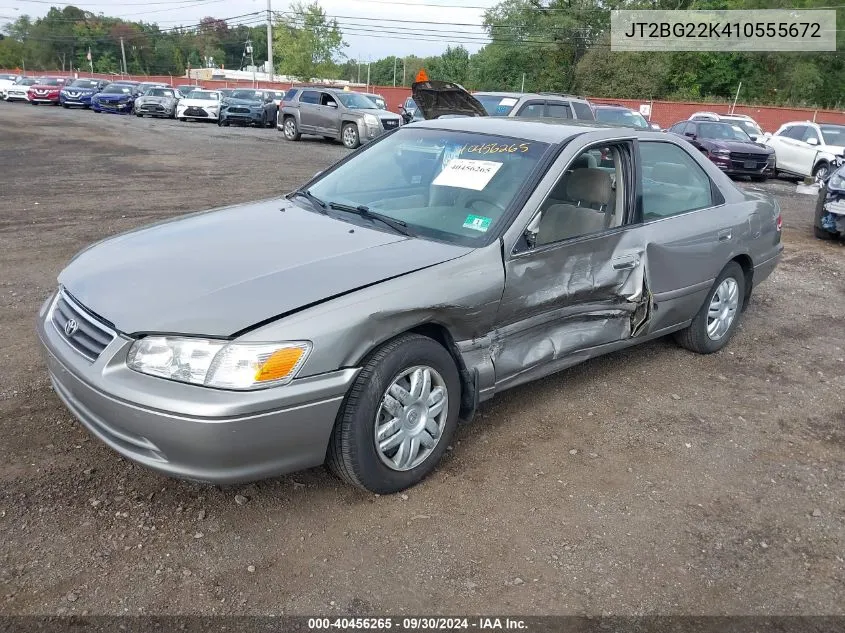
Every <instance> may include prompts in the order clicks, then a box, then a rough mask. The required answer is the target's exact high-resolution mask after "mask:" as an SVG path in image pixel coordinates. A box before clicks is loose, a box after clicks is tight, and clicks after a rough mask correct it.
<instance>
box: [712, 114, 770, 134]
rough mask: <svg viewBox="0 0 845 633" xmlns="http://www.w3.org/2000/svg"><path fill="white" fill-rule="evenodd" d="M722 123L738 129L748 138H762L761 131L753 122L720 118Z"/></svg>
mask: <svg viewBox="0 0 845 633" xmlns="http://www.w3.org/2000/svg"><path fill="white" fill-rule="evenodd" d="M722 121H726V122H728V123H730V124H731V125H734V126H737V127H739V128H740V129H742V130H743V131H744V132H745V133H746V134H748V135H749V136H751V135H752V134H753V135H754V136H763V130H761V129H760V128H759V127H758V126H757V125H756V124H755V123H754V121H749V120H748V119H733V118H731V117H722Z"/></svg>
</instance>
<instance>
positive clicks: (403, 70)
mask: <svg viewBox="0 0 845 633" xmlns="http://www.w3.org/2000/svg"><path fill="white" fill-rule="evenodd" d="M402 85H403V86H404V85H405V58H404V57H403V58H402Z"/></svg>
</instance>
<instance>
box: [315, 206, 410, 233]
mask: <svg viewBox="0 0 845 633" xmlns="http://www.w3.org/2000/svg"><path fill="white" fill-rule="evenodd" d="M329 207H330V208H332V209H334V210H335V211H346V212H347V213H354V214H356V215H360V216H361V217H362V218H368V219H371V220H378V221H379V222H381V223H382V224H384V225H385V226H388V227H390V228H391V229H393V230H394V231H396V232H397V233H399V234H401V235H405V236H407V237H411V236H412V234H411V232H410V231H409V230H408V224H407V223H406V222H403V221H402V220H397V219H395V218H391V217H390V216H388V215H382V214H381V213H379V212H378V211H373V210H371V209H370V207H368V206H365V205H363V204H359V205H352V204H343V203H342V202H329Z"/></svg>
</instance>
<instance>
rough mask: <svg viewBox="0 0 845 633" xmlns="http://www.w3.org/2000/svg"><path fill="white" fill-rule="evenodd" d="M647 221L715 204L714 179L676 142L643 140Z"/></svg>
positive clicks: (641, 147) (641, 157)
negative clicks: (711, 180) (712, 186)
mask: <svg viewBox="0 0 845 633" xmlns="http://www.w3.org/2000/svg"><path fill="white" fill-rule="evenodd" d="M640 163H641V167H642V201H643V221H644V222H648V221H650V220H659V219H661V218H666V217H670V216H673V215H678V214H680V213H686V212H687V211H694V210H696V209H704V208H706V207H710V206H713V192H712V188H711V183H710V178H709V177H708V176H707V173H706V172H705V171H704V169H702V167H701V166H700V165H699V164H698V163H697V162H695V160H694V159H693V158H692V156H690V155H689V154H687V152H685V151H684V150H683V149H681V148H680V147H678V146H677V145H674V144H672V143H662V142H659V141H645V142H641V143H640Z"/></svg>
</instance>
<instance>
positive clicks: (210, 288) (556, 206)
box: [38, 117, 782, 493]
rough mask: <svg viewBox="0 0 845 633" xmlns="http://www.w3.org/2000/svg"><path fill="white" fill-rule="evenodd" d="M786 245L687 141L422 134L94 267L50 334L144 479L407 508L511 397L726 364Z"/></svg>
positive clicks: (85, 263) (112, 254) (523, 124)
mask: <svg viewBox="0 0 845 633" xmlns="http://www.w3.org/2000/svg"><path fill="white" fill-rule="evenodd" d="M780 231H781V219H780V209H779V207H778V205H777V203H776V202H775V201H774V200H773V199H771V198H769V197H768V196H766V195H764V194H762V193H757V192H749V191H743V190H740V189H738V188H737V187H736V186H735V185H734V183H732V182H731V180H730V179H729V178H728V177H727V176H725V175H724V174H723V173H721V172H720V171H719V169H718V168H716V167H715V166H714V165H713V163H711V162H710V161H709V160H708V159H707V158H706V157H705V156H704V155H703V154H701V153H700V152H698V151H697V150H696V149H695V148H693V147H692V146H691V145H690V144H689V143H687V142H686V141H685V140H683V139H681V138H676V137H673V136H667V135H665V134H659V133H655V132H651V131H644V130H634V129H623V128H608V127H602V126H600V125H598V124H596V125H595V126H592V127H590V126H581V125H578V126H576V125H565V124H561V123H557V122H556V123H549V122H541V121H527V120H520V119H505V118H493V117H472V118H450V119H439V120H438V119H436V120H427V121H423V122H420V123H415V124H412V125H407V126H402V127H401V128H400V129H398V130H396V131H394V132H392V133H389V134H386V135H385V136H384V137H383V138H381V139H379V140H378V141H376V142H373V143H372V144H370V145H367V146H366V147H365V148H363V149H362V150H359V151H358V152H355V153H352V154H351V155H350V156H349V157H347V158H346V159H344V160H343V161H341V162H340V163H338V164H336V165H335V166H333V167H332V168H330V169H328V170H327V171H325V172H323V173H321V174H320V175H318V176H317V177H315V178H314V179H313V180H312V181H311V182H309V183H307V184H305V185H304V186H303V187H302V188H300V189H298V190H297V191H294V192H292V193H290V194H288V195H287V196H286V197H284V198H279V199H277V200H271V201H266V202H258V203H254V204H247V205H242V206H236V207H229V208H224V209H219V210H214V211H210V212H207V213H204V214H199V215H193V216H190V217H188V218H185V219H181V220H176V221H171V222H166V223H162V224H158V225H154V226H151V227H148V228H143V229H140V230H136V231H134V232H130V233H127V234H124V235H120V236H118V237H114V238H112V239H109V240H106V241H104V242H100V243H98V244H96V245H95V246H92V247H90V248H89V249H87V250H85V251H83V252H82V253H80V254H79V255H77V256H76V258H75V259H74V260H72V262H71V263H70V264H69V265H68V267H67V268H65V270H64V271H62V273H61V274H60V275H59V279H58V282H59V288H58V290H57V291H56V292H55V293H54V294H53V296H51V297H50V298H49V299H48V300H47V301H46V302H45V304H44V306H43V308H42V309H41V312H40V313H39V315H38V332H39V336H40V339H41V342H42V344H43V347H44V350H45V352H46V356H47V360H48V366H49V372H50V377H51V379H52V382H53V385H54V387H55V390H56V392H57V393H58V395H59V397H60V398H61V399H62V400H63V401H64V402H65V404H66V405H67V406H68V408H69V409H70V410H71V411H72V412H73V413H74V414H75V415H76V417H77V418H78V419H79V420H80V421H81V422H82V424H84V425H85V426H86V427H87V428H88V429H89V430H90V431H91V433H93V434H94V435H96V436H97V437H99V438H100V439H101V440H102V441H104V442H105V443H106V444H108V445H109V446H111V447H112V448H113V449H115V450H116V451H118V452H119V453H121V454H122V455H124V456H126V457H127V458H129V459H132V460H134V461H136V462H139V463H141V464H144V465H146V466H148V467H150V468H153V469H156V470H158V471H161V472H163V473H167V474H170V475H174V476H178V477H185V478H189V479H194V480H202V481H211V482H218V483H227V482H240V481H245V480H251V479H258V478H265V477H271V476H275V475H278V474H281V473H287V472H290V471H293V470H297V469H303V468H309V467H312V466H318V465H320V464H324V463H326V464H328V466H329V468H330V469H331V470H332V471H333V472H334V473H336V474H337V475H338V476H339V477H341V478H342V479H343V480H345V481H347V482H349V483H351V484H353V485H356V486H360V487H363V488H366V489H369V490H371V491H375V492H378V493H392V492H396V491H399V490H402V489H404V488H407V487H409V486H411V485H413V484H415V483H417V482H419V481H420V480H421V479H422V478H423V477H425V476H426V475H427V474H428V473H430V472H431V471H432V469H433V468H434V467H435V465H436V464H437V462H438V460H439V459H440V458H441V456H442V455H443V453H444V451H445V450H446V447H447V446H448V445H449V443H450V440H451V438H452V435H453V433H454V432H455V428H456V425H457V424H458V421H459V420H468V419H470V418H472V416H473V413H474V412H475V410H476V408H477V406H478V404H479V403H480V402H483V401H485V400H488V399H490V398H492V397H493V396H494V395H495V394H497V393H499V392H501V391H504V390H505V389H509V388H511V387H516V386H517V385H521V384H523V383H526V382H528V381H531V380H535V379H537V378H540V377H542V376H546V375H548V374H551V373H553V372H556V371H559V370H561V369H563V368H565V367H569V366H571V365H574V364H576V363H579V362H582V361H584V360H586V359H589V358H592V357H595V356H598V355H600V354H605V353H608V352H612V351H615V350H619V349H622V348H626V347H629V346H631V345H636V344H638V343H643V342H646V341H650V340H653V339H655V338H658V337H662V336H666V335H673V336H674V337H675V339H676V340H677V341H678V343H679V344H680V345H682V346H683V347H685V348H687V349H689V350H692V351H694V352H697V353H702V354H707V353H711V352H715V351H718V350H720V349H722V348H723V347H724V346H725V345H727V344H728V342H729V341H730V339H731V337H732V335H733V334H734V332H735V331H736V329H737V326H738V324H739V321H740V317H741V315H742V312H743V310H744V308H745V307H746V306H747V305H748V302H749V301H750V300H751V298H752V291H753V289H754V288H755V287H756V286H757V285H758V284H760V283H762V282H763V281H764V280H765V279H766V278H767V277H768V276H769V274H770V273H771V272H772V270H773V269H774V268H775V266H776V264H777V262H778V259H779V256H780V254H781V250H782V246H781V233H780Z"/></svg>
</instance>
